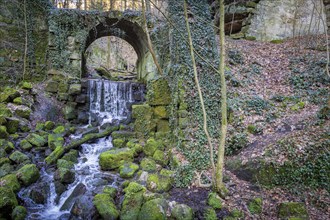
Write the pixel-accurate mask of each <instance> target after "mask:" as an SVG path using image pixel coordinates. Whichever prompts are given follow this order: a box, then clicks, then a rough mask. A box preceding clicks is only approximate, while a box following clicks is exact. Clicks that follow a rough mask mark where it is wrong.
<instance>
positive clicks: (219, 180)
mask: <svg viewBox="0 0 330 220" xmlns="http://www.w3.org/2000/svg"><path fill="white" fill-rule="evenodd" d="M224 8H225V7H224V0H220V24H219V26H220V28H219V30H220V63H219V72H220V78H221V134H220V141H219V149H218V162H217V170H216V190H217V191H218V192H220V193H221V191H222V190H223V167H224V157H225V144H226V134H227V89H226V79H225V56H226V48H225V25H224V24H225V10H224Z"/></svg>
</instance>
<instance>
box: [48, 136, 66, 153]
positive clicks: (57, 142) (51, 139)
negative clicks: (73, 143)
mask: <svg viewBox="0 0 330 220" xmlns="http://www.w3.org/2000/svg"><path fill="white" fill-rule="evenodd" d="M47 139H48V147H49V148H50V149H52V150H54V149H55V148H56V147H57V146H62V145H63V144H64V138H63V137H62V135H61V134H49V135H48V138H47Z"/></svg>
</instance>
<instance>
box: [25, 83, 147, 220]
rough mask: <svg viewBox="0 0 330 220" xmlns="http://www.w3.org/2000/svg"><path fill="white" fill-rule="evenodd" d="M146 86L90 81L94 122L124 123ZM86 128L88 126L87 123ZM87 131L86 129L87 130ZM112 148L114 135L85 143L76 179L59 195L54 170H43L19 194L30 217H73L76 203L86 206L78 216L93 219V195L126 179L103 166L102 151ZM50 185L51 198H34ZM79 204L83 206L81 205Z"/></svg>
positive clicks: (51, 218)
mask: <svg viewBox="0 0 330 220" xmlns="http://www.w3.org/2000/svg"><path fill="white" fill-rule="evenodd" d="M144 91H145V89H144V85H143V84H139V83H134V82H112V81H108V80H89V85H88V95H89V114H90V120H89V121H90V123H89V124H90V125H95V126H96V125H103V124H106V123H110V124H111V123H120V122H123V121H126V120H129V119H130V112H131V105H132V104H134V103H139V102H143V101H144ZM82 128H85V129H86V128H87V126H83V127H82ZM83 130H84V129H83ZM81 137H82V134H75V135H72V136H71V139H79V138H81ZM111 148H112V138H111V137H107V138H101V139H99V140H98V141H96V142H95V143H85V144H83V145H82V146H81V150H80V153H79V158H78V163H77V164H75V166H74V172H75V180H74V182H73V183H71V184H69V185H68V186H67V189H66V191H64V192H63V193H61V194H60V195H58V194H57V193H56V183H55V181H54V170H51V169H49V170H45V169H44V168H43V169H42V172H41V178H40V180H39V181H38V182H37V183H35V184H32V185H31V186H29V187H27V188H25V189H22V190H21V191H20V192H19V197H20V198H21V199H22V200H23V201H24V203H25V207H26V208H27V210H28V216H27V219H38V220H39V219H48V220H55V219H62V220H64V219H71V218H72V213H71V209H74V208H73V207H74V206H75V205H76V204H80V205H82V204H84V203H88V204H89V205H86V209H87V210H85V211H84V215H83V216H79V217H77V216H75V217H74V219H75V218H77V219H81V218H82V219H91V218H92V215H93V212H92V210H93V204H92V202H91V201H92V198H93V196H94V195H95V194H96V193H100V192H101V191H102V190H103V188H104V186H113V187H117V186H119V184H120V183H121V182H122V181H123V180H122V179H121V178H120V177H119V175H118V174H116V173H111V172H103V171H102V170H101V169H100V166H99V162H98V161H99V155H100V153H102V152H104V151H106V150H109V149H111ZM38 184H39V185H46V190H47V191H48V197H47V201H46V202H45V203H44V204H36V203H35V202H34V201H33V200H32V199H30V196H29V195H30V192H31V189H32V188H33V187H36V186H38ZM78 206H79V205H78Z"/></svg>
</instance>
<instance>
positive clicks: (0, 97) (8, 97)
mask: <svg viewBox="0 0 330 220" xmlns="http://www.w3.org/2000/svg"><path fill="white" fill-rule="evenodd" d="M19 96H21V95H20V93H19V92H18V91H17V90H16V89H13V88H6V89H5V90H4V91H3V92H2V93H0V102H12V101H13V100H14V99H15V98H17V97H19Z"/></svg>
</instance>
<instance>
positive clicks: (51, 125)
mask: <svg viewBox="0 0 330 220" xmlns="http://www.w3.org/2000/svg"><path fill="white" fill-rule="evenodd" d="M54 127H55V123H54V122H52V121H46V122H45V129H46V130H52V129H54Z"/></svg>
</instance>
